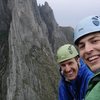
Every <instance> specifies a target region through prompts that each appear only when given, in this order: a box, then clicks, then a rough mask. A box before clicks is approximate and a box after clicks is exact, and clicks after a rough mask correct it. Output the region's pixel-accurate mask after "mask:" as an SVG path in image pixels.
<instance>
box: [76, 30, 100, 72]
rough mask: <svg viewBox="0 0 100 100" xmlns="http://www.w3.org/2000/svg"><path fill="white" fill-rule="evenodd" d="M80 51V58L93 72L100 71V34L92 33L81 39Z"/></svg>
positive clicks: (79, 43)
mask: <svg viewBox="0 0 100 100" xmlns="http://www.w3.org/2000/svg"><path fill="white" fill-rule="evenodd" d="M78 49H79V52H80V56H81V57H82V58H83V59H84V61H85V63H86V64H87V65H88V66H89V67H90V69H91V70H92V71H93V72H95V71H97V69H100V32H97V33H92V34H91V33H90V34H89V35H87V36H85V37H83V38H82V39H80V41H79V42H78Z"/></svg>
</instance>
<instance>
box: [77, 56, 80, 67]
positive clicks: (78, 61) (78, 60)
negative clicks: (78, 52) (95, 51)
mask: <svg viewBox="0 0 100 100" xmlns="http://www.w3.org/2000/svg"><path fill="white" fill-rule="evenodd" d="M77 63H78V64H79V66H80V57H78V59H77Z"/></svg>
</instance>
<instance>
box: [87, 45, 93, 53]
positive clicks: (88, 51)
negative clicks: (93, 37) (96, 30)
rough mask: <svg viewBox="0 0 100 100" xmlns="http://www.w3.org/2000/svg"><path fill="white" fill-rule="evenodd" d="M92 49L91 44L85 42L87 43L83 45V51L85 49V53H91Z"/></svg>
mask: <svg viewBox="0 0 100 100" xmlns="http://www.w3.org/2000/svg"><path fill="white" fill-rule="evenodd" d="M92 50H93V47H92V46H91V44H89V43H87V44H86V45H85V51H86V52H87V53H91V51H92Z"/></svg>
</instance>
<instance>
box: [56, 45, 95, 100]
mask: <svg viewBox="0 0 100 100" xmlns="http://www.w3.org/2000/svg"><path fill="white" fill-rule="evenodd" d="M57 63H58V64H59V66H60V67H59V69H60V74H61V80H60V82H59V100H83V99H84V96H85V94H86V90H87V86H88V82H89V80H90V79H91V78H92V77H93V73H92V72H91V71H90V70H89V69H88V67H87V66H86V64H84V62H83V61H82V59H81V60H80V59H79V54H78V51H77V50H76V48H75V47H74V46H73V45H72V44H65V45H63V46H61V47H60V48H59V49H58V50H57Z"/></svg>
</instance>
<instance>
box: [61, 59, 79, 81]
mask: <svg viewBox="0 0 100 100" xmlns="http://www.w3.org/2000/svg"><path fill="white" fill-rule="evenodd" d="M60 66H61V70H62V71H63V74H64V76H65V77H66V78H67V80H74V79H75V78H76V77H77V73H78V61H76V59H75V58H72V59H70V60H66V61H64V62H61V63H60Z"/></svg>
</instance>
